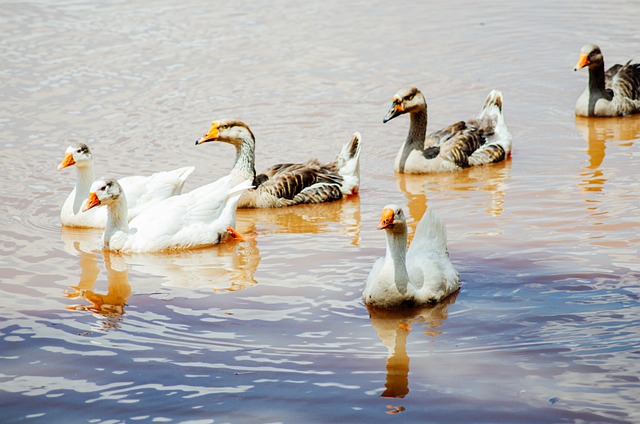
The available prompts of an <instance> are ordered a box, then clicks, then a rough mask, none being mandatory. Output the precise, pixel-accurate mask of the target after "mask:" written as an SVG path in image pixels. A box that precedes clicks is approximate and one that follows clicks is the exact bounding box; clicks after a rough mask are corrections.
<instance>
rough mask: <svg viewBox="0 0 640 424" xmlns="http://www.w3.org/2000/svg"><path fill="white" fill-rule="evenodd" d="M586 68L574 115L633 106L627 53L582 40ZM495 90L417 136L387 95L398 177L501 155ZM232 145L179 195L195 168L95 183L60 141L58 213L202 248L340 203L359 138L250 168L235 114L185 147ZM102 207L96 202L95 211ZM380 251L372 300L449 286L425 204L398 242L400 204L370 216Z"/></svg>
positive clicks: (146, 247) (142, 242)
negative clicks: (244, 211)
mask: <svg viewBox="0 0 640 424" xmlns="http://www.w3.org/2000/svg"><path fill="white" fill-rule="evenodd" d="M584 67H587V68H588V69H589V82H588V85H587V88H586V89H585V91H584V92H583V93H582V95H581V96H580V97H579V98H578V101H577V102H576V106H575V114H576V115H578V116H586V117H612V116H625V115H631V114H634V113H640V64H638V63H634V64H632V63H631V61H629V62H627V63H626V64H625V65H619V64H617V65H613V66H612V67H610V68H609V69H608V70H606V71H605V66H604V58H603V55H602V52H601V50H600V48H599V47H598V46H595V45H592V44H588V45H585V46H584V47H582V49H581V51H580V56H579V59H578V62H577V64H576V66H575V70H576V71H577V70H579V69H581V68H584ZM503 105H504V99H503V96H502V93H501V92H500V91H497V90H492V91H491V92H490V93H489V94H488V96H487V97H486V100H485V101H484V104H483V106H482V108H481V110H480V112H479V113H478V115H477V116H476V117H475V118H472V119H468V120H460V121H457V122H454V123H453V124H451V125H449V126H447V127H445V128H442V129H438V130H436V131H433V132H430V133H429V134H427V101H426V98H425V95H424V94H423V93H422V92H421V91H420V90H419V89H418V88H415V87H408V88H403V89H401V90H399V91H398V92H396V93H395V95H394V96H393V98H392V104H391V108H390V109H389V111H388V113H387V114H386V116H385V117H384V118H383V123H387V122H388V121H390V120H392V119H394V118H396V117H398V116H400V115H404V114H409V117H410V122H409V131H408V134H407V138H406V140H405V141H404V142H403V143H402V144H401V147H400V150H399V151H398V153H397V155H396V158H395V161H394V171H395V172H397V173H402V174H427V173H437V172H455V171H460V170H464V169H466V168H469V167H474V166H483V165H490V164H493V163H497V162H502V161H505V160H507V159H508V158H510V157H511V147H512V140H511V139H512V137H511V134H510V132H509V130H508V129H507V125H506V123H505V120H504V115H503ZM209 142H223V143H228V144H231V145H233V146H234V147H235V149H236V159H235V164H234V166H233V168H232V170H231V171H230V172H229V174H227V175H225V176H223V177H222V178H220V179H218V180H216V181H214V182H211V183H208V184H205V185H203V186H201V187H198V188H196V189H194V190H192V191H190V192H187V193H182V190H183V188H184V184H185V182H186V180H187V178H188V177H189V176H190V175H191V173H193V171H194V167H192V166H186V167H182V168H178V169H175V170H172V171H163V172H158V173H155V174H152V175H149V176H127V177H124V178H120V179H114V178H104V177H101V178H98V179H95V175H94V169H93V158H92V154H91V150H90V149H89V147H88V146H87V145H86V144H83V143H76V144H72V145H71V146H69V147H68V148H67V150H66V152H65V156H64V159H63V160H62V161H61V162H60V164H59V165H58V169H59V170H61V169H64V168H67V167H70V166H75V168H76V184H75V187H74V188H73V190H72V191H71V193H70V194H69V195H68V197H67V198H66V200H65V202H64V204H63V206H62V210H61V212H60V221H61V224H62V225H63V226H68V227H79V228H104V232H103V235H102V248H103V249H105V250H109V251H116V252H125V253H126V252H158V251H167V250H179V249H191V248H198V247H204V246H212V245H216V244H219V243H222V242H224V241H225V240H228V239H242V235H240V234H239V233H238V232H237V231H236V230H235V229H234V227H235V220H236V210H237V208H282V207H288V206H292V205H298V204H312V203H324V202H333V201H339V200H341V199H343V198H346V197H349V196H352V195H355V194H357V193H358V192H359V187H360V151H361V147H362V136H361V134H360V133H359V132H355V133H354V134H353V135H352V136H351V139H350V140H349V141H348V142H347V143H345V144H344V145H343V147H342V149H341V150H340V152H339V153H338V154H337V156H336V158H335V159H334V160H333V161H331V162H328V163H321V162H320V161H318V160H317V159H310V160H308V161H307V162H304V163H281V164H276V165H273V166H271V167H269V168H267V169H265V170H264V171H262V172H260V173H257V172H256V169H255V151H256V138H255V136H254V134H253V132H252V131H251V129H250V128H249V126H248V125H247V124H245V123H244V122H242V121H239V120H236V119H220V120H215V121H213V122H212V123H211V127H210V129H209V130H208V131H207V133H206V134H205V135H204V136H202V137H201V138H199V139H198V140H196V145H201V144H205V143H209ZM100 206H104V207H100ZM378 229H379V230H384V231H385V234H386V254H385V256H384V257H383V258H379V259H378V260H377V261H376V262H375V264H374V265H373V267H372V269H371V271H370V273H369V276H368V278H367V281H366V284H365V288H364V291H363V294H362V298H363V300H364V303H365V304H366V305H367V306H369V307H373V308H402V307H407V306H422V305H430V304H435V303H437V302H440V301H442V300H443V299H445V298H447V297H448V296H449V295H451V294H452V293H454V292H456V291H457V290H458V289H459V288H460V277H459V275H458V272H457V271H456V269H455V267H454V265H453V264H452V262H451V260H450V258H449V252H448V249H447V233H446V227H445V224H444V223H443V222H442V220H440V219H439V218H438V217H437V216H436V214H435V212H433V211H432V210H431V209H427V211H426V212H425V213H424V215H423V216H422V218H421V219H420V221H419V223H418V226H417V228H416V231H415V233H414V236H413V239H412V242H411V245H410V246H409V247H408V249H407V242H408V226H407V221H406V218H405V215H404V212H403V210H402V208H401V207H399V206H398V205H387V206H385V207H384V208H383V209H382V216H381V219H380V222H379V224H378Z"/></svg>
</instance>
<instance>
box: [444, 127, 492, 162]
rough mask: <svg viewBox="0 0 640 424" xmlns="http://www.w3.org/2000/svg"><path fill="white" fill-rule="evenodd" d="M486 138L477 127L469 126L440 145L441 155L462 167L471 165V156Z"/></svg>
mask: <svg viewBox="0 0 640 424" xmlns="http://www.w3.org/2000/svg"><path fill="white" fill-rule="evenodd" d="M485 141H486V139H485V138H484V136H483V133H482V131H480V130H478V128H476V127H468V128H466V129H465V130H464V131H462V132H460V133H459V134H456V135H455V137H452V138H450V139H449V140H447V141H446V142H445V143H444V144H443V145H442V146H441V147H440V155H441V156H442V157H443V158H444V159H446V160H448V161H451V162H453V163H455V164H456V165H458V166H459V167H461V168H467V167H469V166H471V164H470V163H469V156H471V154H473V152H475V151H476V150H478V149H479V148H480V147H482V145H484V143H485Z"/></svg>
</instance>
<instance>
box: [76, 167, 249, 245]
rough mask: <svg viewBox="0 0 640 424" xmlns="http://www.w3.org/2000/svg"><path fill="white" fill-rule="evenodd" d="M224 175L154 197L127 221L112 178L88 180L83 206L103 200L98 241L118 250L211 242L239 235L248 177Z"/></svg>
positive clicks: (89, 207)
mask: <svg viewBox="0 0 640 424" xmlns="http://www.w3.org/2000/svg"><path fill="white" fill-rule="evenodd" d="M227 182H228V178H227V177H223V178H221V179H220V180H218V181H216V182H213V183H211V184H208V185H207V186H203V187H200V188H198V189H196V190H193V191H191V192H189V193H185V194H182V195H178V196H172V197H169V198H166V199H163V200H159V201H157V202H156V203H154V204H153V205H150V206H149V207H148V208H147V209H145V210H143V211H142V212H140V214H139V215H138V216H136V217H135V218H133V219H132V220H131V221H129V218H128V216H127V196H126V194H125V191H124V190H123V188H122V186H121V185H120V183H118V181H117V180H115V179H113V178H98V179H97V180H95V181H94V182H93V184H92V185H91V188H90V192H89V195H88V198H87V199H86V202H85V204H84V206H83V208H82V210H83V211H85V212H86V211H91V210H93V209H94V208H96V207H99V206H106V209H107V213H108V215H109V217H108V220H107V226H106V227H105V230H104V233H103V235H102V247H103V249H106V250H112V251H117V252H159V251H167V250H181V249H191V248H198V247H204V246H212V245H215V244H219V243H222V242H224V241H225V240H227V239H229V238H242V236H240V234H238V233H237V232H236V231H235V229H234V228H233V226H235V219H236V206H237V204H238V199H239V198H240V195H241V194H242V192H244V191H245V190H248V189H249V188H251V181H248V180H246V181H242V182H241V183H239V184H236V185H234V186H230V185H229V184H227Z"/></svg>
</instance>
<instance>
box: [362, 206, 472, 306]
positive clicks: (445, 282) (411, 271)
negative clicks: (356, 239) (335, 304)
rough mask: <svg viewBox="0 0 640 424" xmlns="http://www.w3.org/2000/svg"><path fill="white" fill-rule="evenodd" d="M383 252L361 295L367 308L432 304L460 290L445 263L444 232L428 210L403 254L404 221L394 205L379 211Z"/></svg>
mask: <svg viewBox="0 0 640 424" xmlns="http://www.w3.org/2000/svg"><path fill="white" fill-rule="evenodd" d="M378 229H379V230H382V229H384V230H385V232H386V237H387V252H386V255H385V257H384V258H379V259H378V260H377V261H376V262H375V264H374V265H373V268H372V269H371V272H370V273H369V276H368V278H367V282H366V285H365V289H364V291H363V293H362V297H363V300H364V302H365V304H366V305H367V306H372V307H378V308H399V307H409V306H424V305H430V304H435V303H437V302H440V301H441V300H443V299H445V298H446V297H447V296H449V295H450V294H451V293H453V292H455V291H456V290H458V288H460V279H459V277H458V272H457V271H456V269H455V268H454V266H453V264H452V263H451V260H450V259H449V252H448V251H447V231H446V227H445V225H444V223H443V222H442V221H441V220H440V219H439V218H438V217H437V216H436V214H435V213H434V212H433V211H432V210H431V209H427V211H426V212H425V213H424V215H423V216H422V219H421V220H420V222H419V223H418V226H417V228H416V232H415V235H414V237H413V241H412V243H411V246H410V247H409V249H408V250H407V248H406V246H407V221H406V219H405V216H404V212H403V211H402V209H401V208H400V207H398V206H397V205H387V206H385V208H384V209H383V210H382V217H381V219H380V223H379V225H378Z"/></svg>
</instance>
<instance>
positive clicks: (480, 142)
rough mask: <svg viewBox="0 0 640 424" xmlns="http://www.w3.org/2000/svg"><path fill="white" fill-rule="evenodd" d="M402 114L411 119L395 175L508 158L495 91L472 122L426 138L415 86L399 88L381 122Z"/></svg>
mask: <svg viewBox="0 0 640 424" xmlns="http://www.w3.org/2000/svg"><path fill="white" fill-rule="evenodd" d="M405 113H408V114H409V115H410V116H411V124H410V127H409V134H408V135H407V139H406V141H405V142H404V144H403V145H402V148H401V149H400V151H399V152H398V154H397V156H396V159H395V163H394V169H395V172H398V173H401V174H428V173H432V172H449V171H457V170H460V169H464V168H468V167H470V166H479V165H487V164H490V163H494V162H500V161H503V160H505V159H506V158H508V157H509V156H510V155H511V134H510V133H509V131H508V130H507V126H506V124H505V122H504V116H503V115H502V93H500V92H499V91H496V90H493V91H491V93H489V95H488V96H487V99H486V100H485V102H484V106H483V107H482V110H481V111H480V114H479V115H478V117H477V118H476V119H475V120H468V121H459V122H456V123H455V124H452V125H449V126H448V127H446V128H443V129H441V130H439V131H436V132H433V133H431V134H429V136H428V137H427V136H426V133H427V102H426V100H425V97H424V95H423V94H422V92H421V91H420V90H418V89H417V88H415V87H410V88H405V89H402V90H400V91H398V92H397V93H396V94H395V95H394V96H393V103H392V105H391V109H390V110H389V112H388V113H387V115H386V116H385V117H384V119H383V120H382V122H383V123H387V122H389V121H390V120H392V119H393V118H395V117H396V116H400V115H403V114H405Z"/></svg>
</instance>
